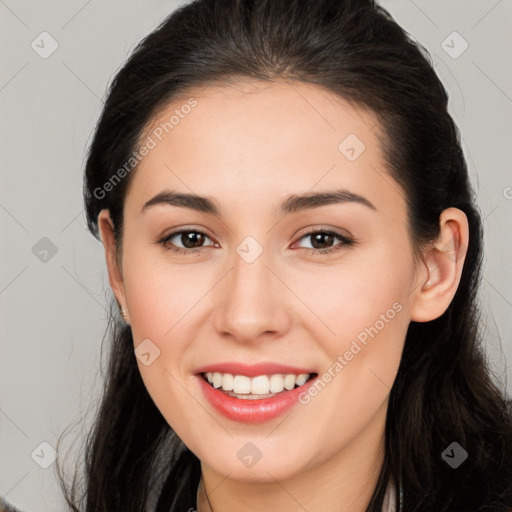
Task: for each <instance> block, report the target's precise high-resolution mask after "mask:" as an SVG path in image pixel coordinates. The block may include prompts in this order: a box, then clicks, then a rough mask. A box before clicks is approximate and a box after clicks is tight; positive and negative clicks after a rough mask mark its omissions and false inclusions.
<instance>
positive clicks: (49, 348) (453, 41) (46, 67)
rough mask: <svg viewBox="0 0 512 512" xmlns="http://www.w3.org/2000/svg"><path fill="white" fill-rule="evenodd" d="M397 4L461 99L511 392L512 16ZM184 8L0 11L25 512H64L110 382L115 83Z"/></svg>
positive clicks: (13, 412)
mask: <svg viewBox="0 0 512 512" xmlns="http://www.w3.org/2000/svg"><path fill="white" fill-rule="evenodd" d="M383 5H384V6H385V7H387V8H388V9H389V10H390V12H391V13H392V14H393V15H394V16H395V18H396V20H397V21H398V22H399V23H400V24H401V25H402V26H403V27H404V28H405V29H406V30H407V31H408V32H410V33H411V34H412V35H413V36H414V38H415V39H417V40H418V41H419V42H421V43H422V44H423V45H424V46H425V47H426V48H427V49H428V50H429V52H430V54H431V56H432V59H433V62H434V65H435V68H436V70H437V72H438V74H439V75H440V77H441V79H442V81H443V83H444V84H445V86H446V87H447V89H448V92H449V95H450V110H451V113H452V114H453V116H454V118H455V120H456V122H457V124H458V126H459V127H460V130H461V133H462V137H463V142H464V151H465V154H466V157H467V161H468V166H469V170H470V174H471V179H472V180H473V183H474V186H475V188H476V190H477V192H478V196H479V204H480V209H481V212H482V215H483V218H484V219H485V224H484V227H485V233H486V235H485V250H486V260H485V261H486V263H485V269H484V278H483V282H482V292H481V301H482V306H483V311H484V319H485V323H484V327H485V329H486V335H487V340H488V341H487V344H488V345H487V349H488V354H489V359H490V360H491V362H492V364H493V366H494V368H495V371H496V373H497V374H499V375H501V377H502V379H503V381H504V382H505V379H506V376H507V371H508V375H511V372H512V314H511V313H512V269H511V266H510V253H511V250H512V238H511V233H512V229H511V228H512V172H511V164H510V162H511V161H512V150H511V145H512V144H511V143H512V137H511V135H512V126H511V119H512V116H511V111H512V66H510V65H509V64H510V62H509V60H510V59H509V58H508V57H509V55H510V51H511V47H512V44H511V43H512V32H511V31H510V27H511V26H512V2H511V1H510V0H472V1H470V0H450V1H446V0H414V1H413V0H388V1H384V2H383ZM177 6H178V3H177V2H174V1H164V0H148V1H145V2H142V1H140V2H134V1H127V0H109V1H108V2H105V1H103V2H102V1H100V0H88V1H87V0H68V1H66V2H57V1H54V2H49V1H44V0H30V1H29V0H26V1H21V0H18V1H16V0H0V38H1V45H0V48H1V68H0V107H1V118H0V119H1V127H0V129H1V137H0V140H1V151H0V169H1V178H0V226H1V235H2V237H1V240H2V242H1V243H0V262H1V267H0V307H1V309H0V315H1V316H0V322H1V324H0V325H1V345H0V347H1V359H0V386H1V388H0V389H1V396H0V400H1V401H0V429H1V430H0V457H1V459H0V495H2V496H4V497H6V499H7V500H8V501H9V502H10V503H12V504H14V505H16V506H17V507H19V508H20V509H22V510H23V511H24V512H50V511H52V512H53V511H56V510H64V507H63V503H62V499H61V497H60V490H59V487H58V485H57V481H56V478H55V473H54V466H55V464H52V447H55V445H56V440H57V437H58V435H59V434H60V433H61V432H62V430H63V429H64V428H65V427H67V426H68V425H69V424H70V423H71V422H72V421H73V420H75V419H77V418H79V417H80V415H82V414H83V413H84V412H85V411H86V409H87V407H88V406H89V404H90V403H91V401H92V400H94V398H95V397H97V391H98V389H99V386H100V383H101V376H100V375H99V362H100V346H101V340H102V336H103V333H104V327H105V319H106V306H107V304H108V302H109V300H110V291H109V288H108V279H107V275H106V268H105V262H104V257H103V250H102V247H101V244H100V243H99V242H98V241H96V240H95V239H94V238H93V237H92V235H91V234H90V233H89V232H88V231H87V229H86V227H85V216H84V212H83V204H82V171H83V163H84V157H85V151H86V148H87V145H88V143H89V141H90V137H91V134H92V131H93V128H94V126H95V123H96V121H97V119H98V116H99V114H100V110H101V106H102V101H103V99H104V97H105V91H106V88H107V85H108V84H109V83H110V81H111V80H112V78H113V76H114V74H115V72H116V70H117V69H119V67H120V66H121V65H122V63H123V62H124V60H125V59H126V57H127V56H128V54H129V53H130V51H131V50H132V49H133V48H134V45H135V44H136V43H137V42H138V41H139V40H140V39H141V38H142V37H143V36H144V35H146V34H147V33H149V32H150V31H151V30H152V29H153V28H155V27H156V26H157V25H158V24H159V23H160V22H161V21H162V20H163V18H164V17H166V16H167V15H168V14H169V13H170V12H171V11H172V10H173V9H174V8H176V7H177ZM454 32H456V34H454ZM52 51H53V53H51V52H52ZM502 350H503V353H502ZM504 356H506V359H505V357H504ZM507 362H508V370H507ZM508 391H509V393H510V392H512V385H511V383H510V382H509V383H508ZM82 430H83V429H82ZM76 433H77V435H79V434H80V429H78V431H77V432H76ZM42 443H43V444H42ZM46 465H47V466H48V467H47V468H45V467H43V466H46Z"/></svg>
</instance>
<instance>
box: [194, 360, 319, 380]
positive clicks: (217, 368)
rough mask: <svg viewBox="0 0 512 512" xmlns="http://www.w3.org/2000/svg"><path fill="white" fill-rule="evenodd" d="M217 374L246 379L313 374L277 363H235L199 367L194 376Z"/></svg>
mask: <svg viewBox="0 0 512 512" xmlns="http://www.w3.org/2000/svg"><path fill="white" fill-rule="evenodd" d="M208 372H212V373H213V372H219V373H231V374H232V375H245V376H247V377H257V376H258V375H274V374H277V373H283V374H290V373H293V374H294V375H301V374H303V373H315V372H314V371H313V370H311V369H310V368H298V367H296V366H289V365H285V364H279V363H270V362H267V363H257V364H244V363H237V362H223V363H214V364H209V365H206V366H201V367H200V368H197V369H196V370H195V373H196V374H200V373H208Z"/></svg>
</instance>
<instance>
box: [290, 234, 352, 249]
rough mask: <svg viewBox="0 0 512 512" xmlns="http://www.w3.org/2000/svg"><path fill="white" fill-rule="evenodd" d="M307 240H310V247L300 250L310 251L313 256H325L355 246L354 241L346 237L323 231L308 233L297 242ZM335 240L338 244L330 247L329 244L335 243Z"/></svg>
mask: <svg viewBox="0 0 512 512" xmlns="http://www.w3.org/2000/svg"><path fill="white" fill-rule="evenodd" d="M308 238H309V239H310V240H311V245H312V247H311V248H310V247H302V249H307V250H310V251H312V253H313V254H326V253H329V252H332V251H338V250H340V249H342V248H343V247H350V246H351V245H354V244H355V241H354V240H353V239H352V238H349V237H347V236H346V235H342V234H341V233H337V232H335V231H328V230H324V229H320V230H316V231H310V232H309V233H306V234H305V235H303V236H302V237H301V238H300V239H299V240H304V239H305V240H307V239H308ZM336 239H337V240H338V241H339V242H340V243H338V244H337V245H334V246H332V245H331V244H332V243H333V242H335V240H336Z"/></svg>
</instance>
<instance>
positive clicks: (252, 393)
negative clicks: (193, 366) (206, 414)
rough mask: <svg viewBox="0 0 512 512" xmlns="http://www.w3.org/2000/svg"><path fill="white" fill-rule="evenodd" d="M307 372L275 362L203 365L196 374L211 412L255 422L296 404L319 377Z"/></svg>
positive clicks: (275, 414) (241, 421)
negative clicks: (211, 409) (249, 364)
mask: <svg viewBox="0 0 512 512" xmlns="http://www.w3.org/2000/svg"><path fill="white" fill-rule="evenodd" d="M228 369H229V370H231V372H233V373H231V372H228V371H227V370H228ZM307 371H308V370H307V369H305V368H301V369H298V368H292V367H286V366H282V365H275V364H263V365H254V366H244V365H239V364H231V363H230V364H224V365H216V366H215V367H213V366H210V367H207V368H202V369H200V370H199V371H197V373H196V377H197V379H198V383H199V387H200V388H201V391H202V393H203V396H204V397H205V398H206V399H207V401H208V402H209V403H210V405H211V406H212V407H213V410H214V411H216V412H217V413H220V414H221V415H222V416H224V417H225V418H227V419H229V420H232V421H236V422H238V423H246V424H257V423H264V422H267V421H270V420H272V419H274V418H277V417H278V416H281V415H283V414H284V413H285V412H286V411H288V410H291V409H292V408H294V407H298V404H299V402H300V397H301V395H302V394H303V393H307V390H308V388H309V387H310V386H312V385H314V383H315V381H316V378H317V377H318V373H314V372H311V371H309V373H306V372H307ZM280 372H281V373H280ZM285 372H286V373H285ZM293 372H294V373H293Z"/></svg>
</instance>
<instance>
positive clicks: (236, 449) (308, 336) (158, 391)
mask: <svg viewBox="0 0 512 512" xmlns="http://www.w3.org/2000/svg"><path fill="white" fill-rule="evenodd" d="M189 97H193V98H195V102H196V103H194V105H195V106H194V107H193V108H190V109H189V108H185V109H184V108H183V105H185V104H186V103H187V98H185V99H184V100H175V101H174V102H173V103H172V104H171V105H168V106H166V107H165V109H164V110H162V111H161V112H160V113H159V114H158V116H156V117H155V119H153V122H152V125H151V126H150V127H149V129H148V132H147V133H146V135H145V136H148V134H149V136H150V137H151V139H152V141H153V142H154V143H155V144H153V142H151V143H149V146H153V145H154V147H152V148H151V149H150V150H149V151H148V154H147V155H146V156H145V157H144V158H143V160H142V161H141V162H140V164H139V166H138V168H137V170H136V171H134V172H135V174H134V176H133V181H132V183H131V184H130V187H129V189H128V193H127V196H126V199H125V205H124V228H123V240H122V247H121V250H122V253H121V260H122V282H121V283H120V287H119V289H118V290H119V291H118V299H119V301H120V302H122V303H123V304H124V305H126V307H127V309H128V311H129V322H130V324H131V327H132V332H133V338H134V344H135V347H136V348H137V347H139V348H138V352H137V353H138V360H137V362H138V365H139V368H140V372H141V375H142V378H143V380H144V383H145V385H146V386H147V389H148V392H149V393H150V395H151V397H152V399H153V400H154V402H155V404H156V406H157V407H158V408H159V410H160V411H161V412H162V414H163V416H164V417H165V418H166V420H167V421H168V423H169V424H170V425H171V426H172V428H173V429H174V430H175V431H176V433H177V434H178V435H179V437H180V438H181V439H182V440H183V441H184V443H185V444H186V445H187V446H188V447H189V448H190V449H191V450H192V451H193V452H194V453H195V454H196V455H197V456H198V457H199V458H200V459H201V461H202V463H203V465H204V466H206V467H209V468H211V469H212V470H213V471H216V472H219V473H221V474H227V473H230V476H231V477H232V478H238V479H248V480H254V481H257V480H260V481H263V480H269V479H271V478H277V479H286V478H288V477H292V476H293V475H296V474H299V473H301V472H305V471H307V470H308V469H311V468H314V467H320V466H322V465H325V464H328V463H329V462H330V461H334V460H336V458H337V457H341V455H342V454H345V455H347V454H349V453H352V454H354V461H356V460H357V456H356V452H355V451H354V447H355V446H356V445H357V446H360V447H363V446H364V445H365V442H366V443H367V444H368V443H370V444H371V443H373V444H372V446H374V444H375V442H376V441H375V440H382V436H383V433H384V430H383V429H384V422H385V416H386V407H387V401H388V396H389V392H390V388H391V386H392V384H393V381H394V379H395V376H396V373H397V369H398V365H399V362H400V356H401V352H402V348H403V344H404V340H405V334H406V331H407V327H408V325H409V322H410V320H411V306H412V303H413V299H414V291H415V289H416V288H417V286H418V280H417V275H418V273H417V267H416V266H415V260H414V258H413V249H412V246H411V242H410V238H409V233H408V220H407V212H406V205H405V199H404V196H403V191H402V189H401V188H400V186H399V185H398V184H397V183H396V182H395V181H394V180H393V179H392V178H391V176H390V174H389V171H388V169H387V168H386V163H385V160H384V156H383V154H382V152H381V149H380V147H379V142H378V135H379V129H380V128H379V125H378V124H377V120H376V118H375V116H374V115H373V114H371V113H369V112H367V111H363V110H361V109H359V108H356V107H352V106H350V105H349V104H348V103H347V102H345V101H344V100H342V99H341V98H339V97H337V96H335V95H333V94H332V93H330V92H327V91H325V90H323V89H321V88H320V87H318V86H314V85H311V84H305V83H294V84H293V86H292V85H288V84H285V83H273V84H268V83H264V84H262V83H259V82H250V83H245V84H243V85H242V84H237V85H231V86H227V85H224V86H217V87H213V86H210V87H208V88H203V89H195V90H193V91H191V92H190V96H189ZM176 110H178V111H179V112H181V115H179V116H177V117H176V119H177V118H178V117H179V122H176V119H175V120H174V122H173V126H172V129H170V128H169V126H167V131H168V133H166V131H165V130H162V126H163V125H162V123H165V122H168V121H169V119H170V118H171V116H173V115H176ZM185 112H187V113H186V114H185ZM160 139H161V140H160ZM145 140H146V141H148V139H145ZM161 194H169V195H168V196H167V199H168V200H169V201H164V202H162V201H163V199H165V198H163V196H161ZM172 194H181V195H184V194H190V195H196V196H200V197H202V198H205V199H204V200H200V199H196V200H190V198H189V200H188V201H185V199H184V197H183V196H178V197H177V198H176V196H172ZM159 195H160V199H158V198H157V199H154V201H152V204H149V205H146V203H148V202H149V201H151V200H152V199H153V198H155V197H157V196H159ZM316 195H318V196H317V197H316V199H315V198H314V197H313V196H316ZM145 205H146V206H145ZM140 347H142V348H140ZM141 354H144V356H143V357H141ZM205 374H210V375H205ZM216 374H217V375H216ZM226 374H227V376H226ZM301 374H307V375H306V377H310V378H309V380H307V381H306V382H305V383H304V382H303V381H304V379H305V378H306V377H297V376H298V375H301ZM230 375H232V377H231V376H230ZM282 375H284V376H285V377H284V378H283V377H281V376H282ZM286 375H291V377H290V376H289V377H286ZM263 376H267V377H263ZM208 377H210V380H213V381H214V382H213V386H212V385H211V384H208V383H207V382H206V380H205V379H207V378H208ZM255 377H258V378H255ZM219 386H220V389H222V387H223V386H224V387H225V388H226V390H224V391H221V390H219V389H215V387H219ZM232 386H235V388H234V389H233V388H232ZM283 386H285V387H284V389H283ZM294 386H295V387H294ZM293 387H294V389H287V388H293ZM230 388H231V391H230ZM281 389H282V391H279V390H281ZM248 392H250V393H251V396H250V397H247V396H245V395H244V394H245V393H248ZM235 393H236V394H237V397H233V396H229V395H233V394H235ZM268 395H270V396H268ZM379 442H380V441H379ZM259 457H261V458H260V460H259V461H257V463H255V464H253V463H252V462H250V461H251V460H253V459H254V460H256V459H258V458H259ZM269 475H272V477H271V476H269Z"/></svg>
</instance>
